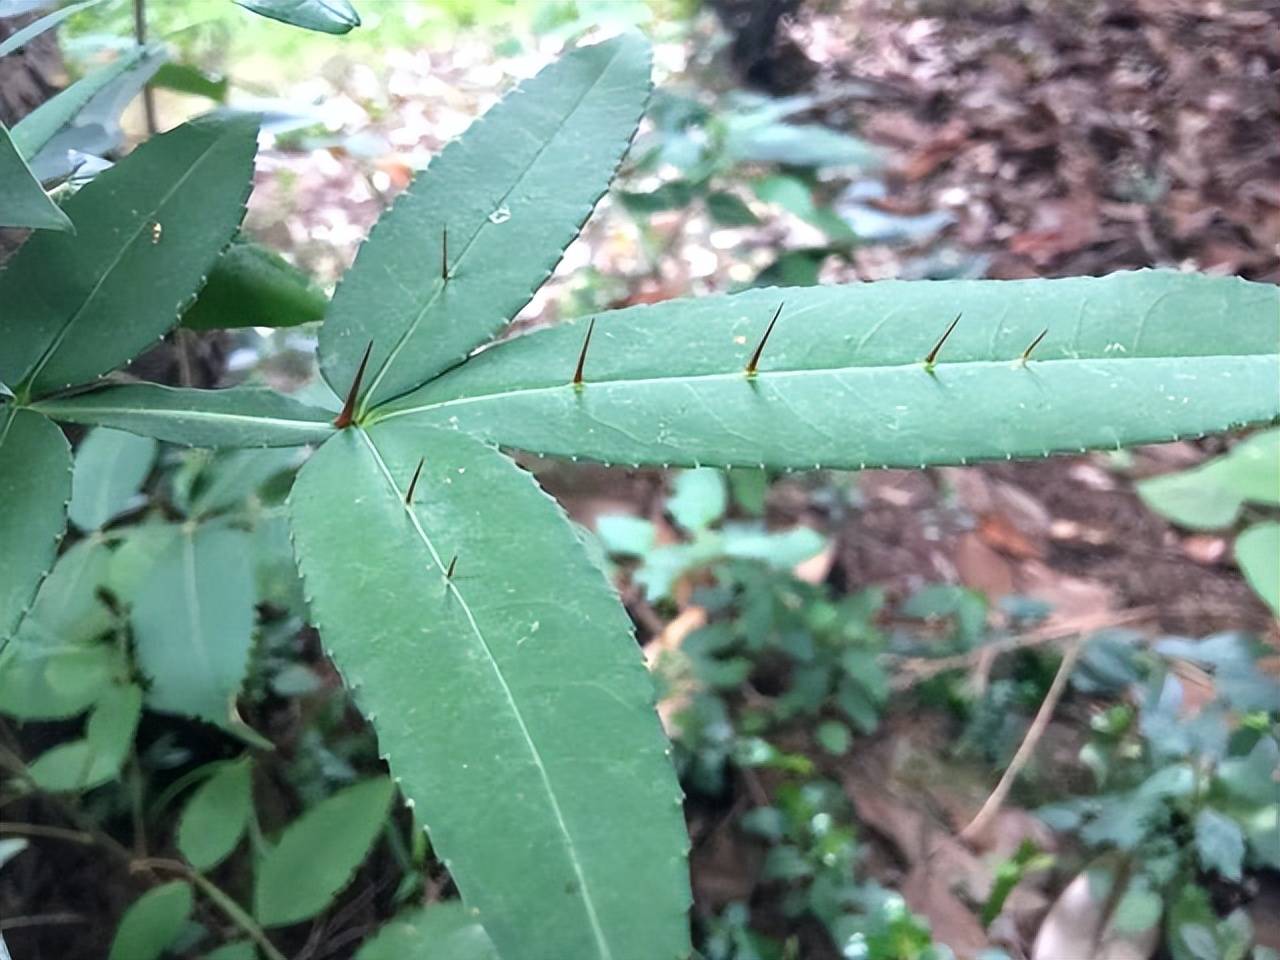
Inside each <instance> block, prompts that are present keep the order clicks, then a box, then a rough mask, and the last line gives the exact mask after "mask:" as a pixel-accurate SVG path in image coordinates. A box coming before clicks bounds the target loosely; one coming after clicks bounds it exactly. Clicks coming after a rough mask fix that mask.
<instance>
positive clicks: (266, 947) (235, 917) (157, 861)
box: [136, 857, 285, 960]
mask: <svg viewBox="0 0 1280 960" xmlns="http://www.w3.org/2000/svg"><path fill="white" fill-rule="evenodd" d="M136 866H137V867H139V868H142V869H156V870H167V871H169V872H171V873H178V874H181V875H182V876H183V878H185V879H186V880H189V881H190V882H191V883H193V884H195V885H196V886H197V887H199V888H200V892H201V893H203V894H204V895H205V896H206V897H208V898H209V899H210V900H211V901H212V902H213V904H214V906H216V907H217V908H218V909H219V910H221V911H222V912H223V913H224V914H226V916H227V919H228V920H230V921H231V922H232V923H234V924H235V925H236V926H237V927H239V928H240V929H241V930H243V931H244V932H245V934H246V935H247V936H248V937H249V939H251V940H252V941H253V942H254V943H256V944H257V945H258V948H259V949H260V950H261V951H262V952H263V953H264V954H266V956H267V960H285V956H284V954H283V953H281V952H280V951H279V950H277V949H276V946H275V944H273V943H272V942H271V941H270V939H268V938H267V934H266V931H264V930H263V929H262V927H260V926H258V923H257V921H255V920H254V919H253V917H251V916H249V914H248V913H246V912H245V910H244V908H243V907H241V906H240V904H238V903H236V902H235V901H234V900H233V899H231V897H230V896H228V895H227V894H226V893H224V892H223V890H222V888H221V887H219V886H217V884H215V883H214V882H213V881H212V880H210V879H208V878H207V877H205V876H203V875H202V874H200V873H197V872H196V871H195V870H192V869H191V868H190V867H188V866H187V865H186V864H185V863H180V862H179V861H177V860H165V859H162V858H157V857H152V858H149V859H145V860H138V861H136Z"/></svg>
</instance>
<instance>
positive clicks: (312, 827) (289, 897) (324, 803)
mask: <svg viewBox="0 0 1280 960" xmlns="http://www.w3.org/2000/svg"><path fill="white" fill-rule="evenodd" d="M394 792H395V786H394V785H393V784H392V783H391V781H390V780H387V779H385V778H381V779H377V780H366V781H364V782H363V783H357V784H356V785H355V786H354V787H347V788H346V789H345V790H342V791H340V792H339V793H335V794H334V795H333V796H331V797H328V798H326V799H324V800H321V801H320V802H319V803H318V804H316V805H315V806H314V807H312V808H311V809H310V810H308V811H307V812H306V813H304V814H303V815H302V816H301V817H299V818H298V819H297V820H296V821H295V822H294V823H292V824H290V825H289V827H288V828H287V829H286V830H285V831H284V834H283V836H281V837H280V842H279V843H278V844H276V846H275V847H273V848H272V849H271V850H270V851H269V852H268V853H267V855H266V856H265V857H263V858H262V864H261V866H260V867H259V870H258V886H257V891H256V899H255V905H254V912H255V913H256V914H257V917H258V920H259V921H260V922H261V923H262V924H263V925H265V926H268V927H278V926H283V925H284V924H288V923H297V922H298V921H299V920H305V919H307V917H312V916H315V915H316V914H317V913H319V912H320V911H321V910H323V909H324V908H325V907H326V906H327V905H328V903H329V901H330V900H331V899H332V898H333V896H334V895H335V894H336V893H337V892H338V891H339V890H341V889H342V888H343V887H345V886H346V885H347V883H348V882H349V881H350V880H351V875H352V874H353V873H355V869H356V867H358V866H360V862H361V861H362V860H364V858H365V856H367V855H368V853H369V848H370V847H372V846H373V841H374V840H376V839H377V837H378V834H379V832H381V830H382V827H383V824H384V823H385V822H386V818H387V807H388V806H389V805H390V804H391V795H392V794H393V793H394Z"/></svg>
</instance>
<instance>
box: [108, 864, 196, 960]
mask: <svg viewBox="0 0 1280 960" xmlns="http://www.w3.org/2000/svg"><path fill="white" fill-rule="evenodd" d="M192 900H193V898H192V896H191V887H190V886H188V885H187V883H186V881H184V880H174V881H173V882H172V883H166V884H163V885H161V886H159V887H152V888H151V889H150V890H148V891H147V892H146V893H144V894H143V895H142V896H140V897H139V898H138V899H137V900H135V901H134V902H133V905H132V906H131V907H129V910H128V912H126V913H125V915H124V919H122V920H121V921H120V927H119V929H117V930H116V938H115V940H114V941H113V942H112V944H111V953H110V955H109V956H108V958H107V960H159V957H160V956H161V954H163V953H164V952H165V948H166V947H168V946H169V944H171V943H173V941H174V940H176V939H177V938H178V934H179V933H181V932H182V928H183V927H184V926H185V925H186V923H187V918H188V917H190V916H191V907H192Z"/></svg>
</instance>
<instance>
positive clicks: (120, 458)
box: [67, 427, 156, 530]
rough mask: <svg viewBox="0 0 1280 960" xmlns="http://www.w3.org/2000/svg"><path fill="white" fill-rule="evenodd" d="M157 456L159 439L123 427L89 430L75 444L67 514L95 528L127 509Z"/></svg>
mask: <svg viewBox="0 0 1280 960" xmlns="http://www.w3.org/2000/svg"><path fill="white" fill-rule="evenodd" d="M155 459H156V442H155V441H154V440H152V439H151V438H149V437H138V436H134V435H133V434H131V433H126V432H124V431H123V430H110V429H108V428H105V427H99V428H97V429H95V430H90V431H89V432H88V433H87V434H86V435H85V438H84V439H83V440H81V441H80V446H79V447H77V448H76V460H75V468H74V470H73V471H72V475H71V476H72V479H71V503H70V504H68V505H67V516H69V517H70V518H71V522H72V523H74V524H75V525H76V526H77V527H79V528H80V529H81V530H96V529H98V528H99V527H101V526H105V525H106V524H107V523H109V522H110V521H111V520H112V519H113V518H115V517H116V516H118V515H119V514H120V513H122V512H123V511H124V510H126V509H128V507H129V505H130V503H131V502H132V501H133V498H134V497H135V496H137V494H138V490H139V488H140V487H141V486H142V484H143V481H145V480H146V479H147V475H148V474H149V473H150V472H151V465H152V464H153V463H154V462H155Z"/></svg>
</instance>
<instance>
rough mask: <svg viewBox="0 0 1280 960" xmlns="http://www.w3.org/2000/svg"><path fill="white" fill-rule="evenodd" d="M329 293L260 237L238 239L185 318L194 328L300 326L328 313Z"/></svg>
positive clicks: (223, 257) (215, 265) (183, 319)
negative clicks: (251, 240)
mask: <svg viewBox="0 0 1280 960" xmlns="http://www.w3.org/2000/svg"><path fill="white" fill-rule="evenodd" d="M328 304H329V298H328V297H326V296H325V295H324V291H323V290H321V289H320V288H319V287H317V286H316V285H315V283H314V282H313V281H312V279H311V278H310V277H309V276H307V274H306V273H305V272H303V271H302V270H299V269H298V268H297V267H295V266H294V265H293V264H291V263H289V261H287V260H285V258H284V257H282V256H280V254H278V253H275V252H274V251H272V250H268V249H266V248H265V247H260V246H258V244H256V243H246V242H239V243H233V244H232V245H231V246H230V247H229V248H228V249H227V252H226V253H224V254H223V255H222V256H221V257H219V258H218V262H217V263H215V264H214V265H213V272H212V273H210V274H209V282H208V283H206V284H205V285H204V289H202V290H201V291H200V296H199V297H197V298H196V302H195V303H193V304H192V305H191V309H189V310H188V311H187V312H186V314H185V315H184V316H183V318H182V325H183V326H184V327H186V328H187V329H189V330H217V329H223V328H232V327H296V326H298V325H299V324H302V323H311V322H313V321H315V320H320V319H322V318H323V317H324V311H325V307H327V306H328Z"/></svg>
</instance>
